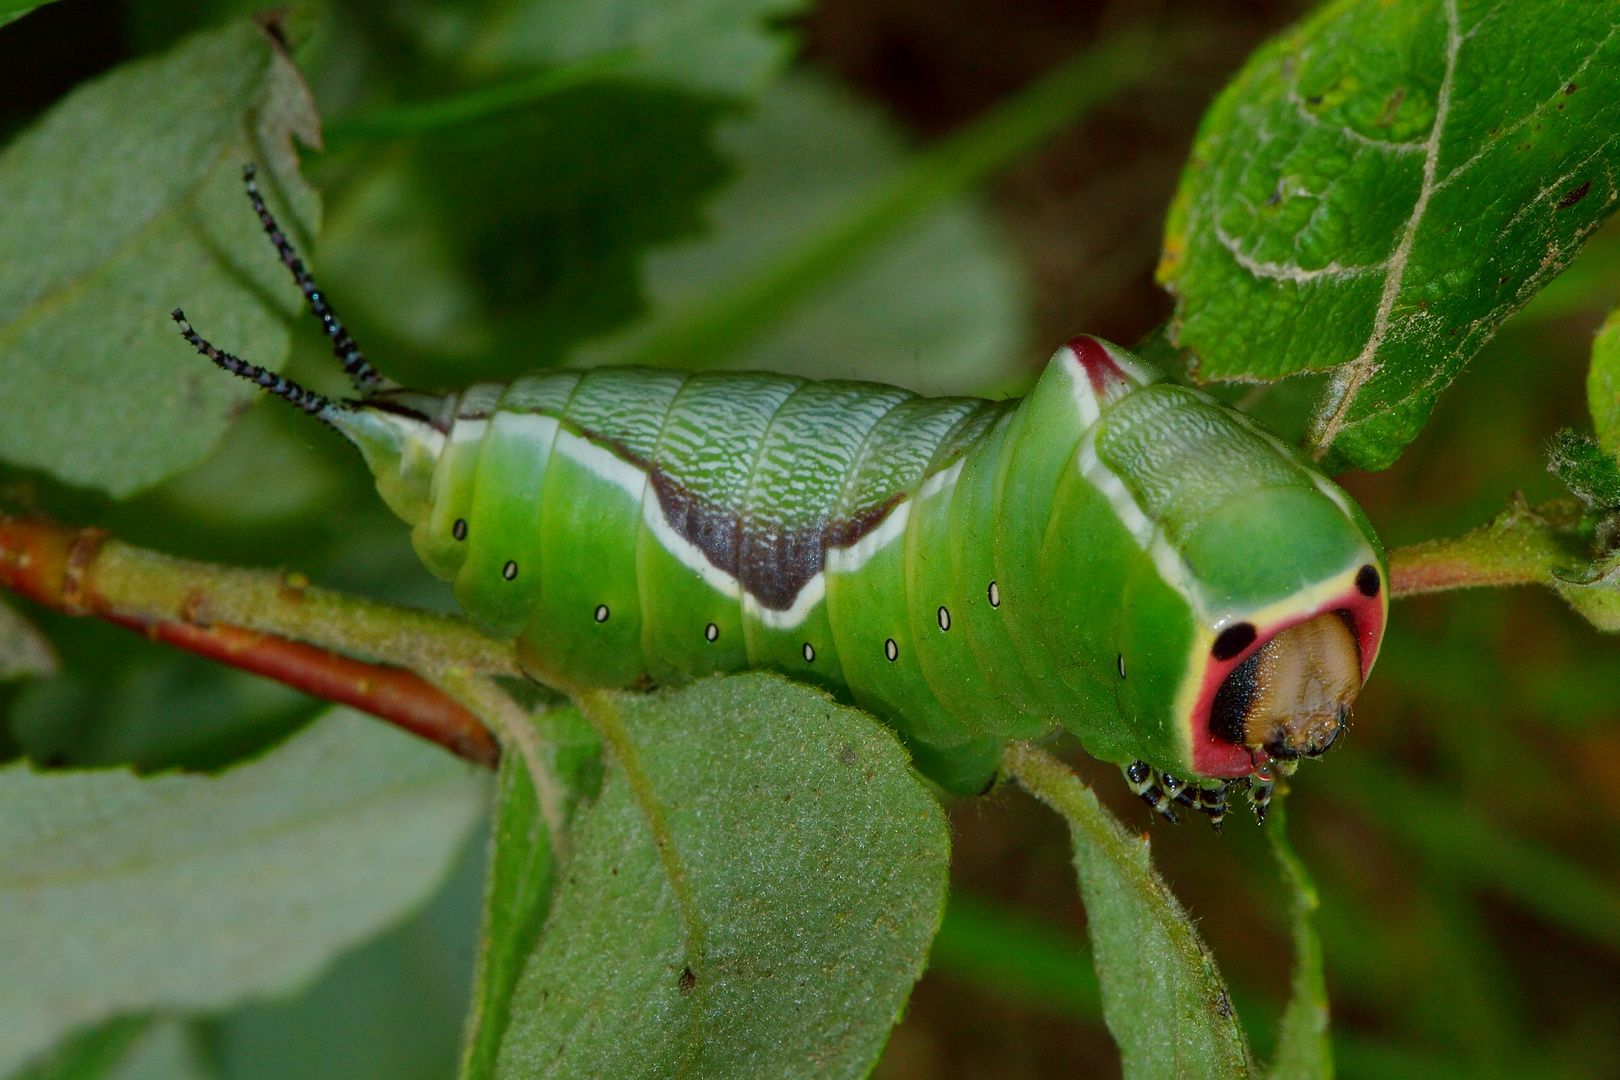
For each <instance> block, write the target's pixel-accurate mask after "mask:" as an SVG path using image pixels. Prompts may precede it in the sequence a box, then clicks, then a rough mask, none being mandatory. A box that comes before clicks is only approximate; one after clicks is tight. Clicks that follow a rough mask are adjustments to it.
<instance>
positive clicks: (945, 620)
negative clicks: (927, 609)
mask: <svg viewBox="0 0 1620 1080" xmlns="http://www.w3.org/2000/svg"><path fill="white" fill-rule="evenodd" d="M939 628H940V629H941V630H949V629H950V628H951V609H950V608H947V607H942V608H940V609H939Z"/></svg>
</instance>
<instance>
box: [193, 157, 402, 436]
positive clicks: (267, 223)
mask: <svg viewBox="0 0 1620 1080" xmlns="http://www.w3.org/2000/svg"><path fill="white" fill-rule="evenodd" d="M255 176H256V170H255V169H254V167H253V165H251V164H248V165H244V166H242V182H243V184H244V185H246V187H247V197H248V202H250V203H252V204H253V212H254V213H256V214H258V215H259V223H260V224H261V225H263V226H264V232H265V235H266V236H268V237H269V238H270V242H271V243H272V244H274V245H275V247H276V253H277V254H278V255H280V256H281V261H282V264H283V265H285V266H286V267H287V270H288V271H289V272H290V273H291V274H292V276H293V280H294V281H295V282H297V283H298V288H299V289H300V290H302V291H303V294H304V298H305V299H306V300H308V301H309V307H310V310H311V311H313V312H314V313H315V317H316V318H318V319H320V320H321V326H322V327H323V328H324V329H325V330H326V336H327V337H328V338H330V339H331V341H332V352H333V354H334V355H336V356H337V358H338V362H339V363H341V364H342V365H343V370H344V371H345V372H346V373H347V374H348V376H349V381H350V382H351V383H352V384H353V385H354V389H355V393H356V394H358V395H359V397H360V399H361V400H362V401H364V400H365V399H366V398H369V397H371V396H372V395H373V394H375V393H377V392H378V391H380V390H385V389H388V388H389V386H390V384H389V383H388V381H387V380H386V379H384V378H383V377H382V376H381V375H380V374H378V372H377V369H376V368H374V367H372V366H371V363H370V361H368V360H367V359H366V357H365V354H364V353H362V352H361V351H360V347H359V346H358V345H356V344H355V343H354V338H353V337H351V336H350V335H349V331H348V328H347V327H345V326H344V325H343V323H342V321H341V320H340V319H339V318H338V317H337V313H336V312H334V311H333V310H332V305H331V304H329V303H327V301H326V294H325V293H323V292H321V290H320V287H319V286H317V285H316V284H315V279H314V278H312V277H311V276H310V274H309V271H308V270H307V269H306V268H305V267H304V261H303V260H302V259H300V258H299V257H298V252H297V251H296V250H295V249H294V248H293V246H292V242H291V241H290V240H288V239H287V236H286V234H285V233H283V232H282V231H281V226H280V225H278V224H277V223H276V219H275V216H274V215H273V214H271V213H270V208H269V207H267V206H265V204H264V198H263V197H262V196H261V195H260V194H259V185H258V182H257V181H256V179H255ZM171 314H172V316H173V318H174V321H175V322H177V323H179V324H180V334H181V336H182V337H184V338H185V339H186V340H187V341H189V342H190V343H191V344H192V346H193V347H194V348H195V349H196V350H197V351H198V352H200V353H202V354H203V355H204V356H206V357H208V359H210V360H212V361H213V362H214V363H215V364H216V365H218V366H219V367H221V368H223V369H224V370H226V371H228V372H230V373H231V374H232V375H236V376H239V377H241V378H244V379H246V380H248V381H249V382H251V383H253V384H254V385H256V386H258V387H260V388H261V389H263V390H266V391H268V392H269V393H271V394H274V395H275V396H276V397H279V398H281V399H282V400H284V401H288V402H291V403H292V404H294V405H296V406H298V407H299V408H300V409H302V410H304V411H305V412H307V413H309V414H310V415H311V416H315V417H318V418H320V419H322V420H327V421H328V422H330V420H331V417H332V415H333V413H334V412H336V411H338V410H341V409H343V408H344V406H343V405H341V404H339V403H337V402H334V401H333V400H332V399H331V398H328V397H326V396H324V395H322V394H317V393H316V392H315V391H313V390H310V389H309V388H307V387H304V386H300V385H299V384H298V383H296V382H294V381H293V380H291V379H288V378H285V377H283V376H281V375H277V374H276V373H275V372H273V371H270V370H268V369H266V368H263V367H260V366H259V365H258V364H253V363H249V362H248V361H246V360H243V359H242V358H241V357H239V356H235V355H232V354H231V353H228V352H225V351H223V350H221V349H217V348H215V347H214V346H213V345H211V344H210V343H209V342H208V340H207V339H206V338H204V337H202V336H201V335H199V334H198V333H197V332H196V331H195V330H193V329H192V328H191V324H190V323H188V322H187V321H186V316H185V312H183V311H181V310H180V309H179V308H175V309H174V311H173V312H172V313H171Z"/></svg>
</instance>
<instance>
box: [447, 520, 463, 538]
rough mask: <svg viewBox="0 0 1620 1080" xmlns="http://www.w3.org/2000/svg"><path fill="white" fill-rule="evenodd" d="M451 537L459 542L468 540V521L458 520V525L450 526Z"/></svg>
mask: <svg viewBox="0 0 1620 1080" xmlns="http://www.w3.org/2000/svg"><path fill="white" fill-rule="evenodd" d="M450 535H451V536H453V537H455V538H456V539H457V540H465V539H467V519H466V518H456V523H455V524H454V525H452V526H450Z"/></svg>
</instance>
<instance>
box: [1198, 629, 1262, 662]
mask: <svg viewBox="0 0 1620 1080" xmlns="http://www.w3.org/2000/svg"><path fill="white" fill-rule="evenodd" d="M1255 636H1256V631H1255V629H1254V623H1246V622H1240V623H1238V624H1237V625H1236V626H1228V627H1227V628H1226V629H1225V630H1222V631H1221V636H1220V637H1218V638H1216V639H1215V644H1214V645H1213V646H1212V647H1211V648H1210V650H1209V651H1210V655H1212V656H1214V657H1215V659H1217V660H1230V659H1232V657H1234V656H1236V655H1237V654H1238V653H1240V652H1242V651H1243V650H1244V649H1247V648H1248V647H1249V646H1250V645H1252V644H1254V639H1255Z"/></svg>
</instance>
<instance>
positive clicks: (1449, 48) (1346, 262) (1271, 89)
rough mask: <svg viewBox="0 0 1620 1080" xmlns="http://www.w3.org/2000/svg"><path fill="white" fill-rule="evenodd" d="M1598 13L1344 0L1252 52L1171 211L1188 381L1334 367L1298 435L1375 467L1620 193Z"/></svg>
mask: <svg viewBox="0 0 1620 1080" xmlns="http://www.w3.org/2000/svg"><path fill="white" fill-rule="evenodd" d="M1614 23H1615V13H1614V9H1613V7H1612V6H1611V5H1608V4H1594V3H1590V2H1587V0H1558V2H1554V0H1504V2H1502V3H1495V4H1484V3H1464V2H1460V0H1414V2H1412V3H1402V4H1389V3H1385V2H1382V0H1339V2H1336V3H1332V4H1329V5H1328V6H1327V7H1326V8H1324V9H1323V10H1322V11H1320V12H1319V13H1317V14H1316V15H1315V16H1313V17H1312V18H1310V19H1308V20H1306V21H1305V22H1304V23H1302V24H1300V26H1299V27H1297V28H1296V29H1294V30H1293V31H1291V32H1289V33H1288V34H1286V35H1284V36H1283V37H1282V38H1280V39H1278V40H1277V41H1274V42H1272V43H1271V44H1269V45H1267V46H1265V47H1263V48H1262V49H1261V50H1260V51H1259V52H1258V53H1256V54H1255V56H1254V57H1253V58H1252V59H1251V60H1250V62H1249V64H1248V66H1247V67H1246V68H1245V69H1244V70H1243V72H1242V73H1240V74H1239V76H1238V77H1237V78H1236V79H1235V80H1234V81H1233V83H1232V85H1231V86H1230V87H1228V89H1227V90H1226V92H1225V93H1224V94H1223V95H1222V97H1221V98H1220V99H1219V100H1218V101H1217V102H1216V104H1215V105H1214V106H1213V107H1212V108H1211V110H1210V112H1209V114H1208V115H1207V116H1206V117H1205V119H1204V124H1203V127H1202V129H1201V131H1200V134H1199V138H1198V140H1197V142H1196V144H1195V146H1194V148H1193V152H1192V156H1191V159H1190V161H1189V164H1188V168H1187V171H1186V174H1185V175H1184V177H1183V179H1182V185H1181V190H1180V192H1179V193H1178V196H1177V202H1176V205H1175V207H1174V208H1173V210H1172V213H1171V217H1170V221H1169V223H1168V225H1167V228H1166V237H1165V256H1164V262H1163V264H1162V265H1161V267H1160V274H1161V277H1162V279H1163V280H1164V281H1165V282H1166V284H1168V285H1169V286H1170V288H1171V289H1172V290H1173V291H1174V292H1175V294H1176V296H1177V301H1178V303H1177V325H1176V328H1175V335H1176V340H1177V343H1178V344H1180V345H1182V346H1184V347H1187V348H1190V349H1192V350H1193V351H1194V352H1195V353H1196V355H1197V357H1198V361H1199V366H1198V374H1199V376H1200V377H1201V378H1210V379H1276V378H1281V377H1283V376H1286V375H1290V374H1293V373H1296V372H1301V371H1307V370H1311V371H1324V370H1334V371H1336V373H1337V375H1336V379H1335V382H1334V384H1333V386H1332V387H1331V388H1330V390H1329V392H1328V393H1327V394H1326V395H1325V398H1324V401H1323V403H1322V405H1321V408H1320V412H1319V415H1318V417H1317V420H1316V423H1315V427H1314V430H1313V435H1312V439H1313V442H1314V443H1315V444H1316V445H1317V446H1318V447H1319V448H1322V447H1328V446H1331V447H1332V448H1333V450H1334V451H1335V454H1336V463H1338V464H1344V463H1350V464H1355V465H1360V466H1363V467H1368V468H1382V467H1385V466H1387V465H1389V464H1390V463H1391V462H1393V461H1394V460H1395V458H1396V457H1397V456H1398V455H1399V453H1400V450H1401V448H1402V447H1404V446H1405V445H1406V444H1407V443H1409V442H1410V441H1411V440H1412V439H1413V438H1415V437H1416V435H1417V433H1418V431H1419V430H1421V428H1422V426H1423V424H1424V422H1425V421H1426V420H1427V418H1428V415H1429V412H1430V410H1431V408H1432V407H1433V404H1434V401H1435V399H1436V397H1437V396H1438V395H1439V393H1440V392H1441V391H1442V390H1443V389H1444V388H1445V386H1446V385H1447V384H1448V383H1449V382H1450V381H1451V380H1452V379H1453V378H1454V377H1455V376H1456V374H1457V373H1458V371H1459V370H1460V369H1461V368H1462V366H1463V364H1465V363H1466V362H1467V361H1468V359H1469V358H1470V357H1472V356H1473V355H1474V353H1475V352H1477V351H1478V350H1479V348H1480V346H1481V345H1483V344H1484V342H1485V341H1486V340H1487V339H1488V338H1489V337H1490V336H1491V334H1493V333H1494V332H1495V330H1496V328H1497V327H1498V326H1499V325H1500V324H1501V322H1502V320H1504V319H1505V318H1507V316H1508V315H1510V314H1511V313H1512V312H1514V311H1515V310H1517V309H1518V308H1519V307H1521V306H1522V305H1523V304H1524V303H1525V302H1526V301H1527V300H1529V299H1530V297H1531V296H1533V295H1534V294H1535V292H1536V291H1537V290H1538V289H1540V288H1541V287H1542V286H1543V285H1545V284H1546V283H1547V282H1548V281H1549V280H1551V279H1552V278H1553V277H1554V276H1555V275H1556V274H1557V273H1558V272H1559V271H1560V270H1561V269H1563V267H1564V266H1566V265H1567V264H1568V263H1569V262H1570V260H1571V259H1572V258H1573V257H1574V256H1575V254H1576V252H1577V251H1578V250H1579V248H1580V245H1581V244H1582V243H1583V242H1584V241H1585V239H1586V238H1587V236H1589V235H1590V234H1591V233H1592V231H1593V230H1595V229H1596V228H1597V226H1598V225H1599V224H1600V223H1601V222H1602V221H1603V219H1604V218H1606V217H1607V216H1608V214H1609V213H1610V212H1611V211H1612V210H1613V209H1614V207H1615V205H1616V200H1617V198H1620V190H1617V180H1616V166H1617V165H1620V34H1616V32H1615V26H1614Z"/></svg>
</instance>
